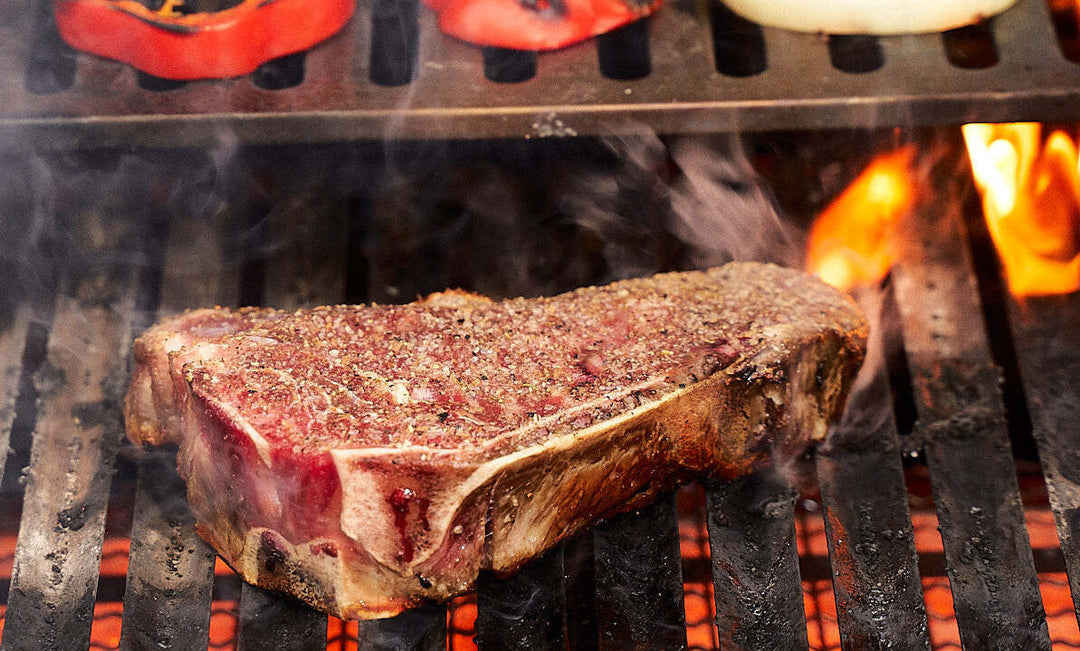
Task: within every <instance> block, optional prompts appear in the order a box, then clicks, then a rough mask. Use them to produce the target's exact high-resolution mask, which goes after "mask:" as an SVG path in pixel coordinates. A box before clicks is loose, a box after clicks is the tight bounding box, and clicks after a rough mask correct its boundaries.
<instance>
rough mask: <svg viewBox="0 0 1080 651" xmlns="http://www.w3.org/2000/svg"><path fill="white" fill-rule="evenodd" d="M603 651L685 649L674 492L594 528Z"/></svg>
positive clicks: (677, 523)
mask: <svg viewBox="0 0 1080 651" xmlns="http://www.w3.org/2000/svg"><path fill="white" fill-rule="evenodd" d="M593 550H594V551H593V554H594V559H595V568H596V569H595V571H596V621H597V627H598V628H599V643H600V648H601V649H612V650H615V649H671V650H672V651H674V650H676V649H685V648H686V613H685V612H684V609H683V579H682V567H681V565H680V555H679V516H678V513H677V511H676V505H675V494H674V493H668V494H667V495H664V496H662V497H660V498H659V499H657V501H655V502H653V503H652V504H650V505H648V506H646V507H643V508H641V509H638V510H636V511H630V512H628V513H623V514H621V515H618V516H615V517H614V518H612V519H611V520H608V521H607V522H604V523H602V524H600V525H598V526H596V527H594V528H593Z"/></svg>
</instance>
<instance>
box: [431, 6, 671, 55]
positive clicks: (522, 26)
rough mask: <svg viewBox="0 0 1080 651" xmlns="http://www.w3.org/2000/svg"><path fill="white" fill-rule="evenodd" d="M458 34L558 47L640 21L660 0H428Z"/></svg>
mask: <svg viewBox="0 0 1080 651" xmlns="http://www.w3.org/2000/svg"><path fill="white" fill-rule="evenodd" d="M424 1H425V3H426V4H427V5H428V6H429V7H431V8H432V9H433V10H434V11H435V12H436V13H437V14H438V16H439V29H440V30H442V31H443V32H444V33H446V34H449V35H450V36H453V37H454V38H458V39H461V40H463V41H466V42H469V43H472V44H474V45H482V46H487V47H501V48H507V49H512V50H555V49H558V48H563V47H567V46H569V45H573V44H574V43H577V42H579V41H583V40H585V39H588V38H591V37H593V36H598V35H600V34H603V33H605V32H610V31H612V30H614V29H617V28H619V27H622V26H623V25H626V24H629V23H632V22H634V21H637V20H641V19H643V18H645V17H646V16H649V15H651V14H653V13H654V12H655V11H656V10H657V9H659V8H660V4H661V0H424Z"/></svg>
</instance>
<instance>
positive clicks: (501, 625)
mask: <svg viewBox="0 0 1080 651" xmlns="http://www.w3.org/2000/svg"><path fill="white" fill-rule="evenodd" d="M563 576H564V570H563V546H562V545H559V546H557V547H555V548H553V549H551V550H549V551H548V552H547V553H546V554H544V555H543V556H541V557H540V558H539V559H537V560H534V561H531V562H530V563H529V564H528V565H525V566H524V567H523V568H521V570H519V571H518V572H517V573H516V574H514V575H513V576H510V577H508V578H506V579H498V578H495V576H493V575H492V574H490V573H488V572H483V573H481V574H480V579H479V581H478V582H477V585H476V643H477V645H478V646H479V647H480V648H482V649H519V650H521V651H527V650H529V649H561V648H563V647H565V646H566V594H565V592H564V591H563Z"/></svg>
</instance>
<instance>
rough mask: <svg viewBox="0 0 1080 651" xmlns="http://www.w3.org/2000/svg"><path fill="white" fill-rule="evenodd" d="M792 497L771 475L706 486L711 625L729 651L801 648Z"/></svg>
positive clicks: (803, 642)
mask: <svg viewBox="0 0 1080 651" xmlns="http://www.w3.org/2000/svg"><path fill="white" fill-rule="evenodd" d="M795 498H796V492H795V490H794V489H793V488H792V487H791V485H790V484H789V483H788V481H787V479H785V478H784V477H782V476H780V474H779V473H778V472H777V471H775V470H772V469H766V470H762V471H760V472H758V473H756V474H754V475H750V476H749V477H745V478H743V479H738V480H735V481H734V482H731V483H728V484H711V485H709V486H707V487H706V501H707V503H708V507H707V508H708V511H707V524H708V529H709V551H710V554H711V555H712V573H713V585H714V586H715V589H716V591H715V597H716V623H717V626H718V627H719V630H720V644H721V646H722V647H724V648H735V649H805V648H807V646H808V641H807V638H806V613H805V611H804V610H803V596H802V583H801V581H800V578H799V554H798V549H797V548H796V546H795Z"/></svg>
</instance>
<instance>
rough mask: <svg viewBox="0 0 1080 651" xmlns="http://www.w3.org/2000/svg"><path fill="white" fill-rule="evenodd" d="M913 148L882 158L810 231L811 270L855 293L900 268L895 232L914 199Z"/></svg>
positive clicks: (861, 176)
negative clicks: (862, 286) (890, 271)
mask: <svg viewBox="0 0 1080 651" xmlns="http://www.w3.org/2000/svg"><path fill="white" fill-rule="evenodd" d="M914 156H915V150H914V148H912V147H905V148H903V149H899V150H897V151H894V152H891V153H889V154H885V155H882V156H880V157H878V158H876V159H875V160H874V161H872V162H871V163H870V165H869V166H868V167H867V168H866V169H865V170H863V172H862V174H860V175H859V177H858V178H856V179H855V181H854V182H852V184H851V185H850V186H848V188H847V189H846V190H844V192H843V193H841V194H840V196H839V197H837V198H836V199H835V200H834V201H833V202H832V203H831V204H830V205H829V206H828V208H826V209H825V210H824V211H823V212H822V213H821V215H820V216H819V217H818V218H817V221H815V222H814V225H813V227H812V228H811V229H810V241H809V244H808V249H807V260H806V264H807V268H808V269H809V270H810V272H811V273H813V274H815V275H817V276H818V277H819V278H821V279H822V280H824V281H825V282H827V283H829V284H830V285H833V286H835V287H839V288H840V289H851V288H852V287H856V286H859V285H869V284H872V283H876V282H879V281H880V280H881V279H882V278H884V277H885V274H887V273H889V269H890V268H891V267H892V265H893V263H895V262H896V257H897V249H896V242H897V238H896V236H895V235H896V230H897V228H898V227H899V224H900V223H901V221H902V220H903V217H904V215H905V213H906V212H907V209H908V207H909V206H910V205H911V201H912V196H913V195H914V192H915V189H914V183H913V181H912V175H911V171H910V170H911V163H912V160H913V159H914Z"/></svg>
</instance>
